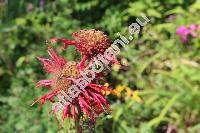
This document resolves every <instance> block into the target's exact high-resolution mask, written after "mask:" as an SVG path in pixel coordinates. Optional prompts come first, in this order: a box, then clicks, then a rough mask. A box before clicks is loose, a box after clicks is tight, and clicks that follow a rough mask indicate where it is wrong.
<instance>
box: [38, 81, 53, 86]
mask: <svg viewBox="0 0 200 133" xmlns="http://www.w3.org/2000/svg"><path fill="white" fill-rule="evenodd" d="M52 83H53V81H52V80H51V79H45V80H40V81H39V82H37V84H36V87H41V86H45V87H50V86H51V85H52Z"/></svg>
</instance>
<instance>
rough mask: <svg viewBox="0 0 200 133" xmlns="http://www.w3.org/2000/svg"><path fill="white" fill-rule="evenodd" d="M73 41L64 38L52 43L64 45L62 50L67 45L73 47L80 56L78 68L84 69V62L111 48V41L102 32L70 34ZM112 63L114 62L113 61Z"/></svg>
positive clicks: (90, 30) (84, 31) (83, 31)
mask: <svg viewBox="0 0 200 133" xmlns="http://www.w3.org/2000/svg"><path fill="white" fill-rule="evenodd" d="M72 37H73V38H74V39H75V40H68V39H64V38H53V39H52V41H53V42H56V41H60V42H62V43H63V44H64V49H66V48H67V46H68V45H75V46H76V48H77V50H78V52H80V53H81V55H82V57H83V58H82V60H81V63H80V67H84V65H85V62H86V60H88V59H92V58H93V57H95V56H96V55H97V54H101V55H103V53H104V52H105V50H106V49H107V48H109V47H110V46H111V41H110V40H109V38H108V37H107V35H105V34H104V33H103V32H102V31H99V30H95V29H88V30H80V31H78V32H74V33H72ZM112 62H114V63H116V60H115V59H113V61H112Z"/></svg>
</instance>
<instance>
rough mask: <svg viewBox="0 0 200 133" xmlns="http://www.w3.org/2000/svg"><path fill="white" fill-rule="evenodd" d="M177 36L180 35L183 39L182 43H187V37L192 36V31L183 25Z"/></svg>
mask: <svg viewBox="0 0 200 133" xmlns="http://www.w3.org/2000/svg"><path fill="white" fill-rule="evenodd" d="M176 34H177V35H179V36H180V37H181V40H182V42H183V43H185V42H187V37H188V35H189V34H190V31H189V30H188V29H187V28H186V27H185V26H184V25H181V26H180V27H179V28H178V29H177V31H176Z"/></svg>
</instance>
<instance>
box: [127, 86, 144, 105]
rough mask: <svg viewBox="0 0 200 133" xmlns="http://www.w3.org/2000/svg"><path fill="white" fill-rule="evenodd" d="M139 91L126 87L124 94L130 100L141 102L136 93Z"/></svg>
mask: <svg viewBox="0 0 200 133" xmlns="http://www.w3.org/2000/svg"><path fill="white" fill-rule="evenodd" d="M138 93H139V91H138V90H135V91H133V90H131V89H130V88H129V87H126V93H125V96H127V97H130V98H131V99H132V100H134V101H136V102H138V103H141V102H142V99H141V98H140V97H139V95H138Z"/></svg>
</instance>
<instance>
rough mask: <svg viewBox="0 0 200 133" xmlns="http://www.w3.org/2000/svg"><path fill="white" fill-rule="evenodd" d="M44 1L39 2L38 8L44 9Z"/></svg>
mask: <svg viewBox="0 0 200 133" xmlns="http://www.w3.org/2000/svg"><path fill="white" fill-rule="evenodd" d="M44 4H45V0H40V8H42V9H43V8H44Z"/></svg>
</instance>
